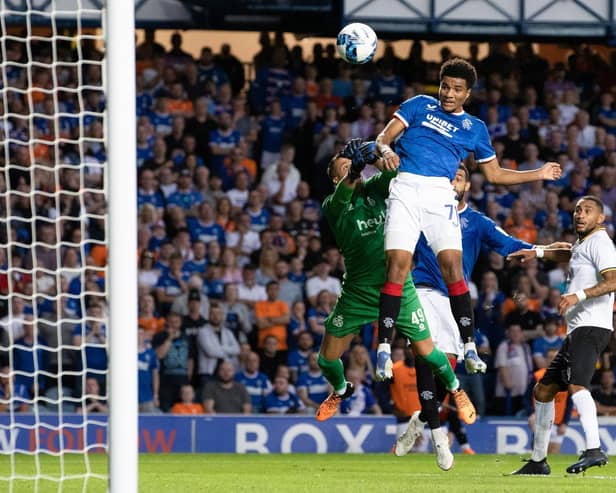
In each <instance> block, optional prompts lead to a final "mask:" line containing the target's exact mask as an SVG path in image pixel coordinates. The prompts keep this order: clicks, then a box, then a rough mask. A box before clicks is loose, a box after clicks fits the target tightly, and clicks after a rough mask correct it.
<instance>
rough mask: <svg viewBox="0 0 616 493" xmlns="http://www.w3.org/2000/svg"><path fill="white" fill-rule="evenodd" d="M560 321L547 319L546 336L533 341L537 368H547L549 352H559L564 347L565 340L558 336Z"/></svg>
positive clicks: (534, 359)
mask: <svg viewBox="0 0 616 493" xmlns="http://www.w3.org/2000/svg"><path fill="white" fill-rule="evenodd" d="M558 328H559V319H558V318H555V317H550V318H547V319H546V320H545V322H544V324H543V331H544V335H542V336H540V337H538V338H537V339H535V340H534V341H533V345H532V346H533V363H534V364H535V368H537V369H541V368H547V365H548V351H551V350H555V351H558V350H559V349H560V347H561V346H562V345H563V340H564V339H563V338H562V337H561V336H559V335H558Z"/></svg>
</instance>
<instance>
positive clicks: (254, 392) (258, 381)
mask: <svg viewBox="0 0 616 493" xmlns="http://www.w3.org/2000/svg"><path fill="white" fill-rule="evenodd" d="M235 381H236V382H240V383H242V384H244V387H246V390H247V391H248V395H250V402H251V403H252V412H253V413H260V412H262V411H263V399H264V397H265V396H266V395H267V394H268V393H269V392H271V390H272V384H271V383H270V381H269V380H268V379H267V376H266V375H265V373H261V372H260V371H259V372H257V373H255V374H254V375H252V376H251V375H248V374H247V373H246V372H245V371H243V370H242V371H240V372H238V373H236V374H235Z"/></svg>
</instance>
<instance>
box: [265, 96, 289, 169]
mask: <svg viewBox="0 0 616 493" xmlns="http://www.w3.org/2000/svg"><path fill="white" fill-rule="evenodd" d="M285 130H286V118H285V115H284V113H283V112H282V105H281V103H280V100H279V99H272V101H271V102H270V107H269V111H267V112H266V115H265V117H264V118H263V120H262V121H261V132H260V133H261V149H262V150H261V167H262V168H264V169H266V168H268V167H269V166H271V165H274V164H275V163H276V162H277V161H278V160H279V159H280V148H281V146H282V142H283V137H284V133H285Z"/></svg>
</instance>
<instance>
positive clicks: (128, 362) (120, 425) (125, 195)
mask: <svg viewBox="0 0 616 493" xmlns="http://www.w3.org/2000/svg"><path fill="white" fill-rule="evenodd" d="M106 21H107V25H106V37H105V38H106V39H105V40H106V43H107V53H106V55H107V56H106V61H107V64H106V67H107V92H108V94H109V97H108V98H107V102H108V109H107V111H108V119H107V135H108V145H109V156H108V158H109V182H108V183H109V188H108V190H109V192H108V196H109V217H110V228H109V273H110V280H111V282H110V286H109V302H110V326H111V327H112V329H111V331H110V343H109V356H110V369H111V375H110V377H111V382H110V384H111V393H110V405H111V408H110V409H111V413H110V416H109V420H110V422H109V438H108V440H109V485H110V491H111V493H120V492H131V493H132V492H135V493H136V492H137V486H138V485H137V483H138V481H137V476H138V472H137V471H138V464H137V460H138V413H137V333H136V327H137V262H136V255H137V161H136V159H137V150H136V140H137V136H136V108H135V91H136V89H135V3H134V0H107V15H106ZM113 327H115V328H116V329H119V330H115V331H114V330H113Z"/></svg>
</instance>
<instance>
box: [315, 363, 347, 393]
mask: <svg viewBox="0 0 616 493" xmlns="http://www.w3.org/2000/svg"><path fill="white" fill-rule="evenodd" d="M319 368H321V371H322V372H323V376H324V377H325V378H326V379H327V381H328V382H329V383H331V385H332V387H333V388H334V391H335V392H336V393H337V394H340V395H342V394H344V392H345V391H346V378H344V365H343V364H342V360H341V359H340V358H338V359H334V360H330V359H325V358H324V357H323V356H321V354H320V353H319Z"/></svg>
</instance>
